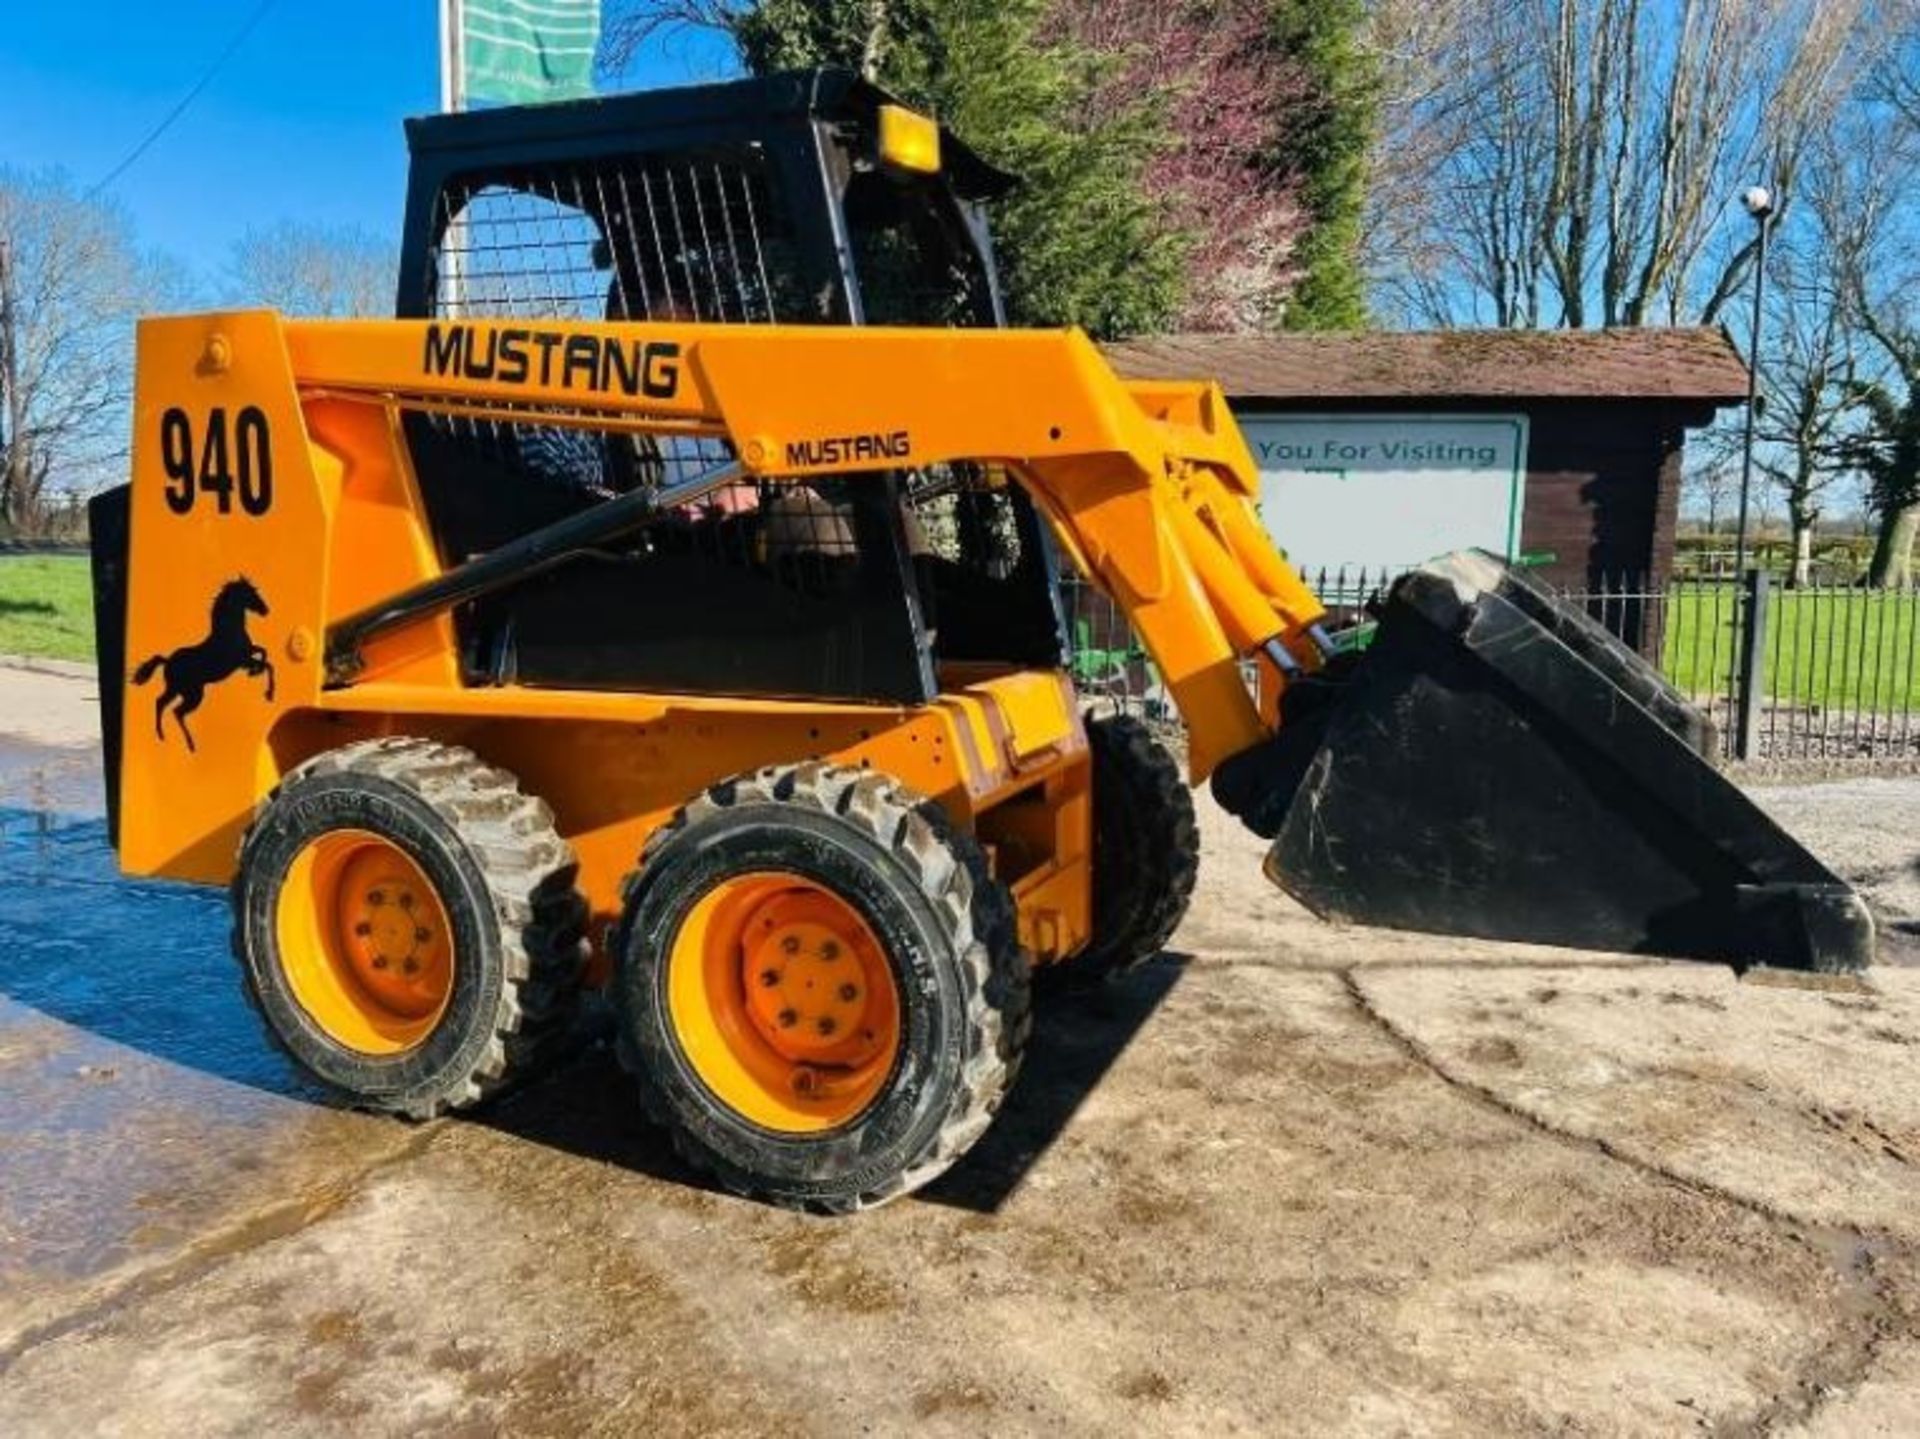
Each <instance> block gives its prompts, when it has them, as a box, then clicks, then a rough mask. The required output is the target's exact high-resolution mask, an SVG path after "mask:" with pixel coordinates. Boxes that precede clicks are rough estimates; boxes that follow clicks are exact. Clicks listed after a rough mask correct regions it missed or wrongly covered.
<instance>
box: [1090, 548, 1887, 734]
mask: <svg viewBox="0 0 1920 1439" xmlns="http://www.w3.org/2000/svg"><path fill="white" fill-rule="evenodd" d="M1395 577H1396V576H1395V574H1394V573H1393V572H1388V571H1380V570H1367V569H1362V568H1358V567H1342V568H1333V569H1326V570H1319V571H1310V572H1308V573H1307V574H1306V576H1305V578H1306V580H1307V582H1308V583H1309V584H1310V585H1311V586H1312V587H1313V588H1314V590H1315V592H1316V593H1318V594H1319V595H1320V597H1321V600H1322V602H1323V603H1325V604H1326V606H1327V608H1328V610H1329V611H1331V612H1332V616H1333V619H1334V621H1335V624H1336V625H1346V624H1350V623H1360V622H1363V621H1364V620H1365V618H1366V606H1367V604H1368V602H1369V601H1370V600H1371V599H1373V598H1374V597H1376V596H1378V595H1379V594H1381V593H1382V592H1383V591H1384V590H1385V588H1386V587H1387V586H1388V585H1390V584H1391V583H1392V582H1393V580H1394V578H1395ZM1565 593H1566V595H1567V598H1568V599H1570V600H1572V601H1573V602H1574V603H1576V604H1579V605H1581V606H1583V607H1584V608H1585V609H1586V610H1587V612H1588V613H1589V614H1592V615H1593V616H1594V617H1595V618H1596V619H1598V620H1600V621H1601V623H1602V624H1604V625H1606V626H1607V628H1608V629H1610V630H1611V631H1612V632H1613V633H1614V634H1616V635H1618V636H1620V637H1621V638H1622V639H1624V640H1625V641H1626V642H1627V643H1629V644H1631V645H1633V646H1634V647H1635V648H1636V649H1638V650H1640V651H1641V653H1643V654H1645V655H1646V656H1647V657H1648V658H1650V659H1653V660H1655V661H1656V662H1657V663H1658V664H1659V666H1660V669H1661V672H1662V673H1663V674H1665V675H1666V677H1667V678H1668V680H1669V681H1671V682H1672V684H1673V685H1674V686H1675V688H1677V689H1679V690H1680V691H1681V692H1682V693H1683V694H1685V695H1686V696H1687V697H1688V698H1689V699H1691V700H1692V701H1693V702H1694V703H1695V704H1697V705H1699V706H1700V707H1701V708H1702V709H1703V710H1705V711H1706V713H1707V714H1708V716H1709V717H1710V718H1711V719H1712V720H1713V722H1714V724H1715V726H1716V728H1717V729H1718V730H1719V733H1720V744H1721V751H1722V754H1723V756H1724V757H1726V758H1728V759H1739V760H1756V761H1800V760H1853V761H1862V762H1868V763H1872V762H1875V761H1896V760H1907V761H1915V760H1920V590H1915V589H1906V590H1873V589H1868V588H1865V587H1864V586H1861V585H1858V584H1851V585H1838V584H1820V585H1810V586H1803V587H1798V588H1789V587H1787V586H1786V585H1784V584H1783V583H1782V581H1781V580H1780V579H1779V578H1778V577H1777V576H1774V575H1771V574H1769V573H1767V572H1765V571H1759V570H1756V571H1750V572H1749V573H1748V575H1747V577H1746V578H1745V580H1744V581H1741V582H1735V581H1733V580H1732V579H1728V578H1719V577H1709V576H1702V575H1685V576H1675V577H1674V578H1671V579H1669V580H1667V581H1666V582H1665V583H1662V584H1655V583H1650V582H1648V581H1647V580H1645V579H1644V578H1639V577H1633V576H1626V577H1619V578H1607V579H1604V580H1600V581H1596V582H1595V583H1593V584H1592V585H1590V586H1588V587H1585V588H1581V589H1574V590H1568V591H1566V592H1565ZM1065 599H1066V605H1067V612H1068V616H1069V621H1070V626H1071V634H1072V637H1073V668H1074V674H1075V676H1076V678H1077V679H1078V680H1079V682H1080V684H1081V685H1082V687H1083V689H1085V690H1086V691H1088V692H1089V693H1090V694H1095V695H1098V696H1100V697H1102V698H1105V699H1107V700H1110V701H1112V702H1114V703H1116V704H1118V705H1120V706H1121V707H1123V708H1136V707H1137V708H1140V709H1143V710H1145V711H1146V712H1147V713H1149V714H1152V713H1158V712H1164V711H1165V709H1166V703H1165V696H1164V695H1163V694H1162V693H1161V691H1160V688H1159V685H1158V682H1157V679H1156V677H1155V675H1154V672H1153V667H1152V665H1151V664H1150V662H1149V661H1148V658H1147V656H1146V654H1145V652H1144V651H1143V650H1142V649H1141V648H1140V647H1139V645H1138V643H1137V642H1136V641H1135V639H1134V636H1133V633H1132V631H1131V629H1130V628H1129V627H1128V625H1127V623H1126V620H1125V618H1124V617H1123V616H1122V615H1121V614H1120V612H1119V611H1118V610H1117V609H1116V608H1115V606H1114V605H1113V604H1112V603H1111V601H1109V600H1107V599H1106V598H1105V597H1104V596H1103V595H1101V594H1099V593H1098V592H1097V591H1095V590H1093V589H1092V588H1091V587H1089V586H1087V585H1086V584H1084V583H1082V582H1080V581H1078V580H1075V581H1071V582H1069V583H1068V585H1067V586H1066V589H1065Z"/></svg>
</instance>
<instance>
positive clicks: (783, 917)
mask: <svg viewBox="0 0 1920 1439" xmlns="http://www.w3.org/2000/svg"><path fill="white" fill-rule="evenodd" d="M666 981H667V1007H668V1013H669V1016H670V1017H671V1019H672V1022H673V1030H674V1036H675V1038H676V1039H677V1041H678V1042H679V1046H680V1050H681V1053H682V1054H684V1055H685V1056H686V1059H687V1062H688V1064H689V1065H691V1066H692V1068H693V1071H694V1073H695V1074H696V1075H697V1076H698V1077H699V1079H700V1081H701V1083H703V1084H704V1085H705V1086H706V1087H707V1089H708V1090H709V1091H710V1092H711V1093H712V1094H713V1095H714V1097H715V1098H717V1099H718V1100H720V1102H721V1103H723V1104H725V1105H726V1106H727V1107H728V1108H730V1109H732V1110H733V1111H734V1112H735V1113H737V1114H739V1115H740V1116H741V1117H742V1118H745V1119H747V1120H750V1121H751V1122H752V1123H754V1124H757V1125H759V1126H760V1127H762V1128H763V1129H769V1130H773V1131H776V1132H778V1133H783V1134H817V1133H819V1132H821V1131H823V1130H828V1129H834V1128H838V1127H839V1126H841V1125H843V1124H846V1123H848V1122H849V1121H851V1120H853V1119H856V1118H858V1117H859V1116H860V1115H861V1114H862V1113H863V1112H865V1110H866V1109H867V1108H868V1106H869V1105H871V1104H872V1103H873V1101H874V1099H875V1098H876V1097H878V1095H879V1093H880V1091H881V1090H882V1089H883V1088H884V1087H885V1086H886V1083H887V1080H888V1078H889V1077H890V1076H891V1075H892V1073H893V1067H894V1062H895V1059H896V1058H897V1056H898V1054H899V1050H900V1032H901V1031H900V990H899V986H898V984H897V983H896V982H895V980H894V977H893V967H892V966H891V965H890V964H889V963H888V962H887V954H886V951H885V950H884V949H883V948H882V947H881V945H880V942H879V940H877V939H876V938H875V937H874V934H873V931H872V929H871V928H869V927H868V925H867V922H866V920H865V919H863V918H862V917H861V915H860V913H859V911H857V910H856V909H854V907H853V906H852V905H851V904H849V903H848V902H847V901H846V900H845V899H842V898H841V897H840V896H839V895H837V894H835V893H833V892H832V891H831V890H828V889H826V888H824V887H823V886H821V885H818V884H815V883H813V882H812V881H810V880H805V879H802V878H800V877H799V876H797V875H791V874H775V873H755V874H747V875H741V876H738V877H736V878H733V879H729V880H724V881H722V882H721V883H720V884H718V885H716V886H715V887H714V888H713V889H712V890H710V891H709V892H708V893H707V894H705V895H703V896H702V897H701V899H700V901H699V902H698V903H697V904H695V905H694V907H693V909H692V911H691V912H690V913H689V914H688V915H687V917H686V919H685V920H684V921H683V922H682V923H681V925H680V929H679V932H678V933H677V934H676V935H675V936H674V940H673V944H672V946H671V947H670V949H669V951H668V954H667V975H666Z"/></svg>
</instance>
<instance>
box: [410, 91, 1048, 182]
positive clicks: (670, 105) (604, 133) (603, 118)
mask: <svg viewBox="0 0 1920 1439" xmlns="http://www.w3.org/2000/svg"><path fill="white" fill-rule="evenodd" d="M902 103H904V102H902V101H900V100H897V99H895V98H894V96H892V95H891V94H889V93H888V92H887V91H885V90H883V89H882V88H881V87H880V86H878V85H875V84H873V83H872V82H871V81H868V80H864V79H862V78H861V77H860V76H859V75H856V74H855V73H854V72H853V71H851V70H844V69H838V68H833V67H824V66H823V67H820V68H818V69H813V70H789V71H784V72H782V73H780V74H776V75H767V76H762V77H758V78H755V79H749V80H730V81H726V82H724V83H722V84H717V85H687V86H680V87H674V88H668V89H659V90H636V91H632V92H630V93H627V94H621V95H602V96H597V97H595V98H593V99H590V100H565V101H559V102H556V103H553V104H543V105H503V106H498V107H496V108H492V109H486V110H464V111H459V112H457V113H452V114H442V115H423V116H419V117H416V118H414V119H410V120H408V121H407V148H408V150H409V151H410V152H411V154H412V155H413V156H414V157H415V158H416V159H420V158H424V157H427V156H432V157H433V158H435V159H436V160H438V161H439V162H440V163H441V164H448V163H449V162H451V163H452V164H454V165H457V164H458V163H459V160H460V158H461V156H460V154H459V152H462V151H474V152H485V154H486V155H487V156H488V157H489V159H490V160H509V161H513V160H534V159H559V158H565V157H566V156H567V155H568V153H569V151H570V149H571V148H572V146H574V145H576V144H579V145H582V147H583V148H591V149H595V150H601V151H604V150H605V148H606V145H607V141H608V139H609V138H610V137H615V136H621V135H633V136H646V137H647V138H648V139H649V140H650V141H651V140H652V139H654V138H656V137H664V136H671V135H673V134H674V133H675V132H681V133H682V134H683V136H684V138H685V139H686V141H687V142H689V143H697V142H698V140H699V139H700V138H702V137H703V135H704V136H711V137H715V138H717V132H730V133H731V135H732V137H733V138H742V137H750V136H751V135H752V134H754V133H755V132H757V131H764V130H767V129H771V128H772V127H773V126H775V125H776V124H778V123H779V122H782V121H795V120H797V121H815V120H824V121H827V122H830V123H831V122H841V123H852V124H854V125H858V126H861V127H863V128H864V129H865V130H867V131H869V132H871V131H872V130H873V129H874V128H876V126H877V124H878V119H877V116H878V113H879V110H880V107H881V106H882V105H898V104H902ZM908 108H911V107H908ZM940 146H941V157H942V165H941V171H942V173H943V174H944V175H945V176H946V177H947V179H948V182H949V183H950V184H952V186H953V187H954V189H955V190H956V191H957V192H959V194H961V195H962V196H964V197H965V198H967V199H970V200H990V199H993V198H995V197H996V196H999V195H1002V194H1005V193H1006V192H1007V191H1008V190H1009V189H1011V188H1012V187H1013V185H1014V184H1015V183H1016V182H1015V179H1014V177H1013V176H1012V175H1010V174H1008V173H1007V172H1006V171H1004V170H1001V169H999V168H997V167H996V166H994V165H991V164H989V163H988V162H987V161H985V160H983V159H981V158H980V156H979V155H977V154H976V153H975V152H974V151H973V150H972V149H971V148H970V147H969V146H968V145H967V144H966V142H965V141H963V140H961V139H960V138H959V137H958V136H956V135H954V134H953V132H952V131H950V130H948V129H947V128H946V126H944V125H942V126H941V127H940Z"/></svg>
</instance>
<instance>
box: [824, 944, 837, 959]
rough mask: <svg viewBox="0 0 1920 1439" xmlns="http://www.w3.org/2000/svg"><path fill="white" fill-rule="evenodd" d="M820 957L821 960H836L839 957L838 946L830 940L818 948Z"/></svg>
mask: <svg viewBox="0 0 1920 1439" xmlns="http://www.w3.org/2000/svg"><path fill="white" fill-rule="evenodd" d="M820 957H821V958H822V959H838V958H839V957H840V946H839V945H837V944H835V943H834V942H833V941H832V940H828V941H827V942H826V943H825V944H823V945H821V946H820Z"/></svg>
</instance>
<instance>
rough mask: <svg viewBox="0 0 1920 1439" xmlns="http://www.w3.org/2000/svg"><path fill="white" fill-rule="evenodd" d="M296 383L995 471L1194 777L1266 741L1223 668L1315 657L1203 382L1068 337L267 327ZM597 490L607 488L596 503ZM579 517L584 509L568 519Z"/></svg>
mask: <svg viewBox="0 0 1920 1439" xmlns="http://www.w3.org/2000/svg"><path fill="white" fill-rule="evenodd" d="M284 329H285V334H286V339H287V347H288V353H289V357H290V359H291V362H292V370H293V375H294V379H295V383H296V385H297V387H298V388H299V389H300V391H301V393H302V395H303V396H305V397H307V398H309V399H313V398H321V397H334V398H341V399H357V400H365V401H371V402H378V403H381V404H385V405H393V406H408V407H416V408H421V409H428V410H440V411H449V412H455V413H461V414H467V415H471V416H474V417H477V418H492V419H500V420H513V421H520V422H525V421H526V420H527V419H528V418H529V414H528V410H529V408H530V407H532V408H534V409H535V410H536V411H537V412H538V414H539V419H540V423H542V424H577V425H582V426H587V427H591V428H595V429H601V430H616V431H620V430H624V431H633V432H644V433H650V434H656V435H673V434H681V435H699V436H709V437H714V436H717V437H721V438H724V439H726V440H728V441H729V442H731V444H732V445H733V447H734V449H735V451H736V453H737V454H738V456H739V458H740V463H741V464H742V466H743V467H744V468H745V470H746V472H747V473H749V474H752V475H757V476H769V477H780V478H792V479H796V480H804V479H807V478H809V477H812V476H823V475H835V474H850V473H858V472H862V471H868V472H870V471H874V470H877V469H888V468H900V469H905V468H915V467H924V466H929V465H937V464H941V463H949V462H957V461H975V462H982V463H987V464H992V465H999V466H1003V467H1004V468H1005V469H1006V470H1007V471H1008V472H1009V473H1011V474H1012V475H1013V476H1015V477H1016V478H1017V479H1018V480H1019V482H1020V483H1021V484H1023V485H1024V486H1025V487H1026V489H1027V490H1028V492H1029V493H1030V494H1031V495H1032V496H1033V498H1034V500H1035V502H1036V503H1037V504H1038V505H1039V507H1040V509H1041V510H1042V511H1043V512H1044V513H1045V514H1046V516H1047V517H1048V519H1049V520H1050V521H1051V523H1052V526H1053V529H1054V532H1055V534H1056V535H1057V536H1058V538H1059V540H1060V542H1061V545H1062V547H1063V549H1064V550H1065V551H1066V552H1067V554H1068V555H1069V556H1070V557H1071V559H1072V560H1073V562H1074V563H1075V564H1076V566H1077V567H1078V568H1079V569H1080V570H1081V571H1082V572H1083V573H1084V574H1085V575H1086V576H1087V577H1088V579H1089V580H1091V581H1092V582H1093V583H1094V584H1096V585H1097V586H1099V587H1100V588H1101V589H1103V590H1104V591H1105V592H1106V593H1108V594H1109V595H1111V596H1112V598H1113V599H1114V600H1115V601H1116V602H1117V603H1118V604H1119V605H1120V607H1121V608H1122V610H1123V611H1124V612H1125V613H1126V615H1127V616H1128V618H1129V620H1130V621H1131V622H1132V624H1133V626H1134V629H1135V630H1136V632H1137V633H1138V634H1139V636H1140V638H1141V640H1142V642H1143V643H1144V644H1145V645H1146V647H1147V649H1148V651H1149V652H1150V653H1151V654H1152V656H1153V659H1154V662H1155V664H1156V665H1157V666H1158V667H1159V669H1160V673H1161V675H1162V677H1163V678H1164V680H1165V682H1166V684H1167V687H1168V689H1169V690H1170V691H1171V692H1172V694H1173V696H1174V700H1175V702H1176V703H1177V704H1178V706H1179V708H1180V710H1181V713H1182V715H1183V716H1184V717H1185V719H1186V721H1187V726H1188V731H1189V735H1190V750H1189V756H1190V758H1189V763H1190V767H1191V771H1192V776H1193V778H1194V780H1195V781H1198V780H1200V779H1203V778H1205V777H1206V776H1207V775H1208V774H1210V773H1211V772H1212V771H1213V769H1214V768H1215V766H1216V765H1218V764H1219V763H1220V762H1221V761H1222V760H1224V759H1226V758H1227V757H1229V756H1231V755H1233V754H1236V753H1239V752H1241V751H1244V750H1246V749H1248V748H1250V747H1252V746H1254V745H1256V744H1258V743H1259V742H1260V741H1261V740H1263V739H1265V738H1267V737H1268V735H1269V730H1268V728H1267V726H1266V725H1265V724H1263V723H1262V720H1261V718H1260V713H1259V709H1258V707H1257V705H1256V704H1255V702H1254V700H1253V699H1252V697H1251V696H1250V694H1249V693H1248V690H1247V686H1246V684H1245V681H1244V679H1243V677H1242V674H1241V670H1240V665H1241V662H1242V661H1243V660H1245V659H1246V658H1248V657H1250V656H1254V655H1264V656H1265V657H1266V662H1267V663H1269V664H1272V665H1273V666H1275V667H1276V669H1277V670H1279V671H1280V677H1282V678H1283V677H1284V675H1285V674H1287V673H1291V672H1293V671H1295V670H1298V669H1301V668H1310V667H1312V666H1313V665H1315V664H1316V663H1317V662H1318V653H1317V650H1316V647H1315V643H1314V635H1315V630H1316V626H1317V625H1318V623H1319V621H1320V620H1321V619H1322V617H1323V615H1324V611H1323V609H1322V607H1321V606H1320V604H1319V602H1318V601H1317V600H1316V599H1315V598H1314V597H1313V595H1312V594H1311V592H1310V591H1308V589H1307V588H1306V586H1305V585H1304V584H1303V583H1302V582H1301V581H1300V579H1299V577H1298V575H1296V574H1295V572H1294V571H1293V569H1292V568H1291V566H1289V565H1288V564H1287V562H1286V561H1285V560H1284V559H1283V558H1282V557H1281V556H1280V554H1279V553H1278V552H1277V551H1276V550H1275V549H1274V547H1273V545H1272V543H1271V541H1270V540H1269V539H1268V538H1267V535H1266V533H1265V531H1264V530H1263V528H1262V526H1261V524H1260V522H1259V519H1258V517H1257V516H1256V515H1255V514H1254V512H1253V500H1254V497H1255V495H1256V493H1257V473H1256V471H1255V469H1254V465H1253V461H1252V458H1251V456H1250V455H1249V454H1248V452H1247V448H1246V445H1245V443H1244V442H1243V441H1242V439H1241V437H1240V434H1239V431H1238V429H1237V428H1236V427H1235V426H1234V423H1233V420H1232V417H1231V416H1230V415H1229V414H1228V412H1227V408H1226V404H1225V401H1224V399H1223V397H1222V396H1221V393H1220V391H1219V389H1218V387H1217V386H1214V385H1211V384H1201V383H1191V384H1177V383H1159V382H1155V383H1149V384H1128V383H1125V382H1123V381H1121V380H1120V379H1119V378H1118V377H1116V376H1115V375H1114V373H1113V371H1112V369H1111V368H1109V367H1108V365H1107V364H1106V362H1105V361H1104V360H1103V359H1102V357H1101V356H1100V353H1099V351H1098V350H1097V349H1095V347H1094V346H1093V344H1092V343H1091V342H1090V341H1089V340H1088V339H1087V338H1086V337H1085V336H1084V335H1083V334H1081V333H1080V332H1078V331H1074V330H1060V331H969V330H888V329H859V330H843V329H829V328H825V327H797V326H765V327H748V326H738V325H735V326H725V325H691V324H688V325H681V324H620V323H585V324H561V323H554V324H537V325H536V324H529V323H524V322H521V323H515V322H502V321H481V320H475V321H460V322H422V321H346V322H334V321H320V322H306V321H294V322H287V323H286V324H285V326H284ZM610 503H613V504H618V503H620V502H619V501H613V502H610ZM583 518H584V517H583Z"/></svg>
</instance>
